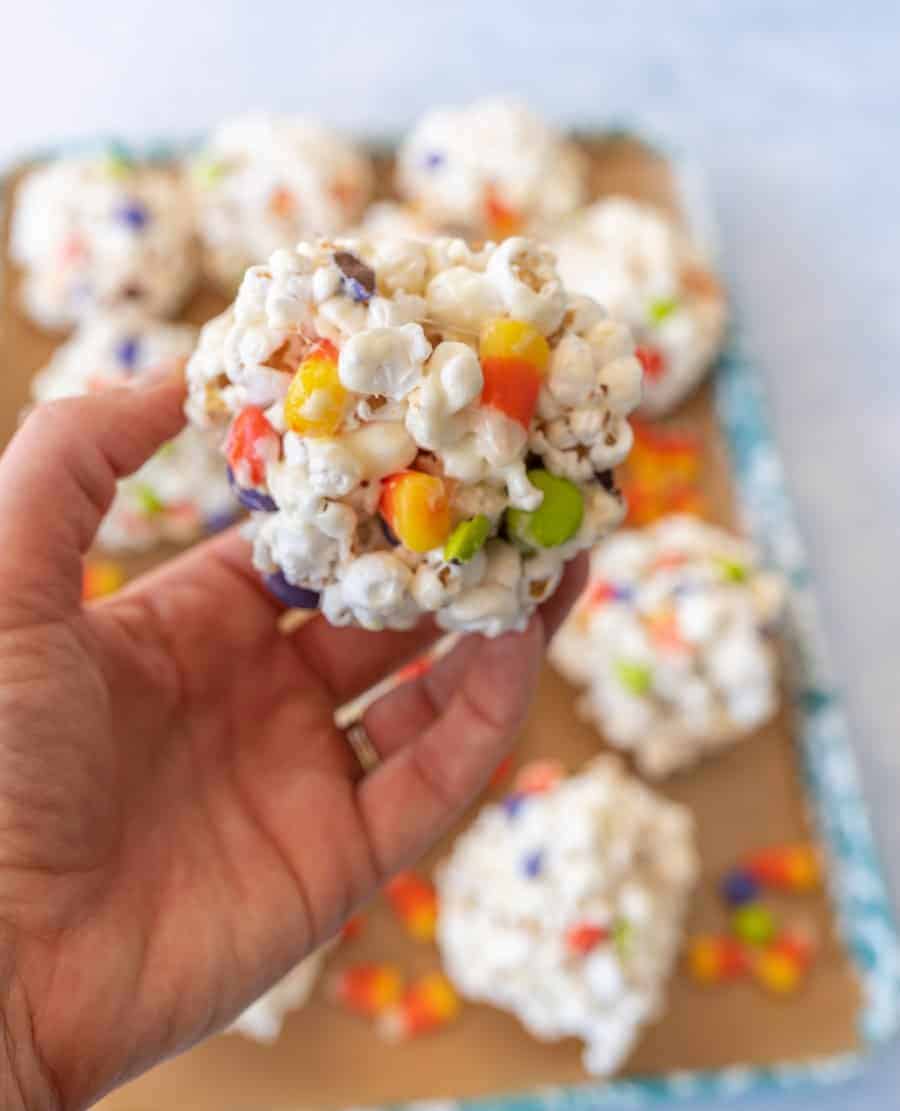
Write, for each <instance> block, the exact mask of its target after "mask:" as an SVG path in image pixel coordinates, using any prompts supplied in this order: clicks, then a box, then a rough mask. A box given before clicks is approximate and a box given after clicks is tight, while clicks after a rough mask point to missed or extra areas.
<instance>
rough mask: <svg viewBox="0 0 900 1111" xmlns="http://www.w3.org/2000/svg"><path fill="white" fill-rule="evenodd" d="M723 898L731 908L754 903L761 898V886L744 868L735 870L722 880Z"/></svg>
mask: <svg viewBox="0 0 900 1111" xmlns="http://www.w3.org/2000/svg"><path fill="white" fill-rule="evenodd" d="M720 890H721V893H722V898H723V899H724V900H725V902H726V903H728V904H729V905H731V906H734V907H738V906H742V905H743V904H744V903H752V902H753V901H754V900H755V899H756V898H757V897H758V896H759V884H758V883H757V882H756V880H755V879H754V877H753V876H752V875H751V874H750V872H747V871H746V870H744V869H743V868H734V869H732V871H730V872H729V873H728V874H727V875H726V876H725V878H724V879H723V880H722V884H721V887H720Z"/></svg>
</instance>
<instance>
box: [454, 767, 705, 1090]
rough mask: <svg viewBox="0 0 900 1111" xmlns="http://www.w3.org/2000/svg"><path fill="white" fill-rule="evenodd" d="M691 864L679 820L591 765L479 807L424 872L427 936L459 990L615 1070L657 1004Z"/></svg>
mask: <svg viewBox="0 0 900 1111" xmlns="http://www.w3.org/2000/svg"><path fill="white" fill-rule="evenodd" d="M697 872H698V860H697V855H696V850H695V847H694V841H693V829H692V821H691V817H690V814H689V813H688V811H687V810H685V809H683V808H682V807H680V806H677V805H675V804H674V803H670V802H667V801H665V800H664V799H662V798H660V797H658V796H656V795H654V794H653V793H652V792H651V791H650V790H649V789H648V788H646V787H645V786H644V785H643V784H641V783H640V782H639V781H638V780H636V779H633V778H631V777H629V776H627V775H625V774H624V772H623V770H622V768H621V765H620V764H619V762H618V761H617V760H615V759H612V758H609V757H607V758H604V759H598V760H595V761H594V762H592V763H590V764H588V766H587V767H586V768H585V769H584V770H583V771H582V772H581V773H580V774H579V775H576V776H573V777H571V778H568V779H565V778H563V779H559V778H558V777H554V778H546V777H545V779H543V780H542V781H541V784H540V786H539V787H538V788H537V789H532V790H531V791H527V792H526V791H519V792H517V793H515V794H513V795H511V796H510V797H509V798H508V799H507V800H506V801H505V802H503V803H499V804H493V805H490V806H486V807H484V809H483V810H482V811H481V812H480V814H479V815H478V817H477V818H476V819H475V822H474V823H473V824H472V826H471V827H470V828H469V829H468V830H467V831H466V832H465V833H463V834H462V835H461V836H460V837H459V838H458V840H457V841H456V843H455V844H454V846H453V849H452V851H451V853H450V856H449V857H448V859H447V860H446V861H445V862H444V863H443V864H442V865H441V866H440V868H439V869H438V872H437V877H436V881H437V887H438V896H439V914H438V927H437V940H438V945H439V947H440V950H441V957H442V962H443V965H444V968H445V970H446V972H447V975H448V976H449V977H450V980H451V981H452V983H453V984H454V986H455V987H456V988H457V989H458V990H459V991H460V992H461V994H462V995H463V996H464V997H467V998H469V999H473V1000H477V1001H481V1002H485V1003H490V1004H491V1005H493V1006H496V1007H500V1008H501V1009H503V1010H508V1011H510V1012H512V1014H514V1015H515V1016H516V1017H517V1018H518V1019H519V1021H520V1022H521V1023H522V1024H523V1025H524V1026H525V1027H526V1029H527V1030H528V1031H529V1032H530V1033H531V1034H533V1035H534V1036H535V1037H536V1038H539V1039H541V1040H547V1041H555V1040H557V1039H560V1038H564V1037H570V1036H574V1037H577V1038H580V1039H582V1041H584V1043H585V1051H584V1065H585V1068H586V1069H587V1070H588V1072H591V1073H593V1074H595V1075H599V1076H605V1075H608V1074H609V1073H611V1072H613V1071H615V1069H617V1068H618V1067H619V1065H620V1064H621V1063H622V1061H623V1060H624V1059H625V1057H626V1056H627V1054H628V1053H629V1051H630V1050H631V1048H632V1046H633V1045H634V1042H635V1041H636V1039H637V1036H638V1033H639V1032H640V1029H641V1027H642V1026H643V1025H644V1024H645V1023H647V1022H648V1021H650V1020H651V1019H652V1018H654V1017H655V1016H656V1015H657V1014H658V1012H659V1011H660V1009H661V1007H662V1004H663V999H664V990H665V982H666V979H667V977H668V975H669V972H670V970H671V968H672V965H673V962H674V960H675V956H676V953H677V950H678V946H679V942H680V938H681V932H682V923H683V917H684V913H685V909H686V906H687V901H688V896H689V893H690V889H691V887H692V885H693V883H694V882H695V879H696V876H697Z"/></svg>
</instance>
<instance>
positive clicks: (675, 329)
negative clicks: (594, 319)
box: [551, 197, 727, 415]
mask: <svg viewBox="0 0 900 1111" xmlns="http://www.w3.org/2000/svg"><path fill="white" fill-rule="evenodd" d="M551 243H552V246H553V248H554V250H555V251H556V253H557V257H558V259H559V272H560V274H561V275H562V277H563V280H564V281H565V283H566V285H567V286H568V287H569V288H570V289H576V290H578V292H579V293H586V294H588V295H589V296H591V297H594V298H595V299H596V300H597V301H599V302H600V303H601V304H602V305H605V306H606V308H607V309H608V310H609V311H610V313H612V315H613V316H615V317H617V318H618V319H620V320H622V321H624V323H626V324H627V325H628V326H629V327H630V328H631V329H632V331H633V333H634V336H635V341H636V343H637V345H638V348H637V352H638V357H639V358H640V360H641V362H642V363H643V366H644V398H643V408H644V409H645V410H646V411H647V412H648V413H651V414H654V415H660V414H662V413H666V412H668V411H669V410H670V409H672V408H674V407H675V405H677V404H678V402H679V401H681V400H682V398H684V397H686V396H687V394H689V393H690V391H691V390H692V389H693V388H694V386H696V385H697V383H698V382H699V381H700V379H701V378H702V376H703V375H704V374H705V372H706V371H707V370H708V369H709V367H710V365H711V364H712V362H713V360H714V359H715V357H716V355H718V353H719V350H720V348H721V346H722V342H723V340H724V336H725V324H726V320H727V305H726V302H725V296H724V294H723V292H722V288H721V286H720V285H719V282H718V280H717V279H716V277H715V275H714V274H713V272H712V270H711V269H710V267H709V264H708V263H707V262H706V261H705V260H704V259H703V258H702V257H701V255H700V253H699V252H698V251H697V249H696V248H695V247H694V246H693V244H691V242H690V241H689V239H688V237H687V236H686V235H685V234H684V233H683V232H682V231H681V230H680V229H679V228H678V227H677V226H676V225H675V224H674V222H673V221H672V220H670V219H669V218H668V217H667V216H665V215H664V214H663V213H662V212H661V211H660V210H659V209H657V208H654V207H653V206H652V205H648V204H642V203H640V202H639V201H635V200H631V199H629V198H627V197H612V198H609V199H607V200H601V201H597V202H596V203H595V204H592V205H590V206H589V207H588V208H586V209H583V210H582V211H581V212H579V213H578V214H577V215H576V216H575V217H573V219H571V220H570V221H568V222H567V223H565V224H563V225H562V227H561V228H560V229H559V230H558V231H557V233H556V235H555V236H554V237H553V238H552V240H551Z"/></svg>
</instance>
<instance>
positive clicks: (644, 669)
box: [614, 660, 653, 695]
mask: <svg viewBox="0 0 900 1111" xmlns="http://www.w3.org/2000/svg"><path fill="white" fill-rule="evenodd" d="M614 666H615V671H616V678H617V679H618V680H619V682H620V683H621V684H622V686H623V687H625V689H626V690H629V691H631V693H632V694H638V695H641V694H648V693H649V691H650V688H651V687H652V686H653V672H652V671H651V669H650V668H649V667H648V666H647V665H646V664H638V663H633V662H632V661H631V660H616V662H615V665H614Z"/></svg>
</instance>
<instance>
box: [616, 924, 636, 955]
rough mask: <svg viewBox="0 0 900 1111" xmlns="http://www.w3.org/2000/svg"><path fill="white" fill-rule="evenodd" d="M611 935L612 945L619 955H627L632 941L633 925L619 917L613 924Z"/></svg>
mask: <svg viewBox="0 0 900 1111" xmlns="http://www.w3.org/2000/svg"><path fill="white" fill-rule="evenodd" d="M612 937H613V945H614V946H615V949H616V952H617V953H618V954H619V957H620V958H623V957H627V956H628V955H629V953H630V952H631V946H632V943H633V942H634V927H633V926H632V925H631V923H630V922H628V921H626V920H625V919H624V918H620V919H619V920H618V922H616V924H615V925H614V926H613V932H612Z"/></svg>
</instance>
